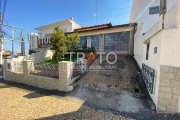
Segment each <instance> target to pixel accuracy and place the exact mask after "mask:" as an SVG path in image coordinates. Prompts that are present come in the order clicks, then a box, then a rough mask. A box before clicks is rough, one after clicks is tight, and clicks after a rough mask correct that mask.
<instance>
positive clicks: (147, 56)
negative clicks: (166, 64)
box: [146, 43, 150, 60]
mask: <svg viewBox="0 0 180 120" xmlns="http://www.w3.org/2000/svg"><path fill="white" fill-rule="evenodd" d="M149 45H150V43H148V44H147V49H146V60H148V59H149Z"/></svg>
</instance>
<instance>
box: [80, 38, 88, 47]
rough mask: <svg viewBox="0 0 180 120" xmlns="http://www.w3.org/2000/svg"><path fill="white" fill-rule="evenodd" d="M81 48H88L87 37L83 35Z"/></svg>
mask: <svg viewBox="0 0 180 120" xmlns="http://www.w3.org/2000/svg"><path fill="white" fill-rule="evenodd" d="M79 47H80V48H87V37H84V36H81V37H80V44H79Z"/></svg>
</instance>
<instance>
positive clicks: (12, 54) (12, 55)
mask: <svg viewBox="0 0 180 120" xmlns="http://www.w3.org/2000/svg"><path fill="white" fill-rule="evenodd" d="M11 57H12V58H14V27H12V53H11Z"/></svg>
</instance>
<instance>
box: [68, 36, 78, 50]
mask: <svg viewBox="0 0 180 120" xmlns="http://www.w3.org/2000/svg"><path fill="white" fill-rule="evenodd" d="M79 41H80V37H79V34H78V33H73V34H71V35H70V36H69V40H68V43H69V46H70V50H71V52H72V51H73V50H74V49H77V48H78V47H79Z"/></svg>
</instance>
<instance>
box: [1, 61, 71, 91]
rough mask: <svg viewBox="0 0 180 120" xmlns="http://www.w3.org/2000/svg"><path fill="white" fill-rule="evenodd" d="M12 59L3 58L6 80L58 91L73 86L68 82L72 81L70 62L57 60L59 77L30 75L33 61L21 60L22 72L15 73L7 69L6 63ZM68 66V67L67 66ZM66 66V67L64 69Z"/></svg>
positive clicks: (67, 89)
mask: <svg viewBox="0 0 180 120" xmlns="http://www.w3.org/2000/svg"><path fill="white" fill-rule="evenodd" d="M11 61H12V60H5V62H4V73H5V75H4V79H5V80H7V81H13V82H17V83H23V84H27V85H30V86H34V87H38V88H43V89H48V90H58V91H65V92H68V91H71V90H73V87H72V86H70V84H71V83H72V82H73V81H74V80H71V75H72V68H71V67H70V66H71V65H72V62H59V79H57V78H49V77H44V76H37V75H31V74H30V73H31V71H32V70H33V69H32V68H33V65H34V61H33V60H26V61H23V73H15V72H13V71H12V68H11V69H8V65H7V64H8V63H11ZM67 66H68V67H67ZM64 68H66V69H64Z"/></svg>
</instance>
